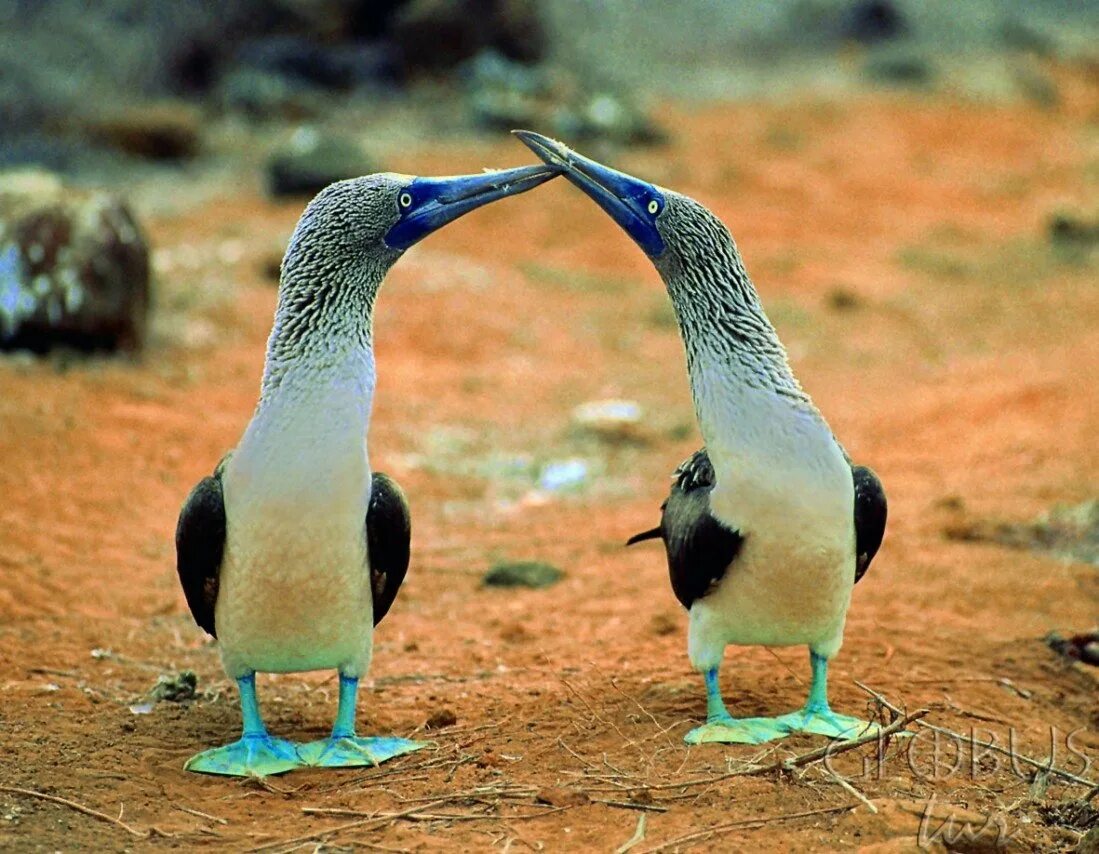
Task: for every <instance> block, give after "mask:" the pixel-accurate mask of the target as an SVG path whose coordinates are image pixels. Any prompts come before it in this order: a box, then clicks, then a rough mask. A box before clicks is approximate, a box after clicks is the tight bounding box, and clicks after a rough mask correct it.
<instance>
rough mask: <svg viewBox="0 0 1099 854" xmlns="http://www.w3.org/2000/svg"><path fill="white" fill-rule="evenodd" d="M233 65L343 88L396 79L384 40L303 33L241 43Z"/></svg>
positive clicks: (392, 57) (394, 62)
mask: <svg viewBox="0 0 1099 854" xmlns="http://www.w3.org/2000/svg"><path fill="white" fill-rule="evenodd" d="M236 65H237V66H238V67H241V68H247V69H250V70H253V71H257V72H261V73H264V74H268V75H273V76H275V77H284V78H288V79H289V80H292V81H295V82H298V83H302V84H307V85H310V86H316V87H318V88H321V89H334V90H337V91H344V92H346V91H350V90H352V89H355V88H357V87H359V86H364V85H371V84H378V85H392V84H395V83H396V82H397V81H398V80H399V66H398V61H397V56H396V52H395V49H394V48H393V47H392V46H391V45H389V44H387V43H385V42H350V43H341V44H322V43H320V42H318V41H317V40H315V39H312V38H309V37H306V36H290V35H282V36H270V37H267V38H263V39H255V40H253V41H250V42H246V43H245V44H243V45H241V48H240V50H239V51H237V54H236Z"/></svg>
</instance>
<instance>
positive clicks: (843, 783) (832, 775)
mask: <svg viewBox="0 0 1099 854" xmlns="http://www.w3.org/2000/svg"><path fill="white" fill-rule="evenodd" d="M820 769H821V773H823V774H824V775H825V776H826V777H828V778H829V779H830V780H832V782H834V783H837V784H838V785H839V787H840V788H841V789H843V790H844V791H845V792H847V794H849V795H851V796H852V797H855V798H858V799H859V800H860V801H862V804H863V806H865V807H866V808H867V809H868V810H870V812H872V813H873V814H874V815H877V814H878V808H877V807H876V806H874V804H873V802H872V801H871V800H870V799H869V798H868V797H866V795H864V794H863V793H862V792H860V791H859V790H858V789H856V788H855V787H854V786H853V785H851V783H850V781H848V780H845V779H844V778H843V777H841V776H840V775H839V774H837V773H836V772H835V771H833V770H832V769H831V768H829V767H828V766H827V765H821V766H820Z"/></svg>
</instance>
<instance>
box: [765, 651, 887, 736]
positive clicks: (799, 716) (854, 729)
mask: <svg viewBox="0 0 1099 854" xmlns="http://www.w3.org/2000/svg"><path fill="white" fill-rule="evenodd" d="M809 665H810V667H811V668H812V670H813V683H812V684H811V685H810V686H809V697H808V699H806V701H805V705H804V706H803V707H802V708H801V710H800V711H797V712H791V713H790V714H788V715H782V716H781V717H779V718H777V719H776V720H777V721H778V723H779V724H780V725H781V726H784V727H786V728H787V730H788V731H789V732H810V733H815V734H816V735H826V736H828V737H829V738H858V737H859V736H863V735H873V734H875V733H877V732H879V731H880V730H881V727H879V726H878V725H877V724H876V723H871V722H870V721H864V720H860V719H859V718H853V717H851V716H850V715H841V714H839V713H838V712H833V711H832V708H831V706H829V705H828V659H827V658H825V657H824V656H823V655H817V653H815V652H813V651H812V650H809Z"/></svg>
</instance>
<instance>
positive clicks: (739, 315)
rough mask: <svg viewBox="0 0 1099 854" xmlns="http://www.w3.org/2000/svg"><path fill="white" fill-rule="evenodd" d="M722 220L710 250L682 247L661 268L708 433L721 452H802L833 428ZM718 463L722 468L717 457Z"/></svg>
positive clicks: (769, 455) (765, 455)
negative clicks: (804, 383)
mask: <svg viewBox="0 0 1099 854" xmlns="http://www.w3.org/2000/svg"><path fill="white" fill-rule="evenodd" d="M719 225H720V224H719V223H716V221H715V224H714V229H713V230H712V231H711V232H708V233H707V234H706V238H707V239H706V241H705V249H706V251H704V252H703V251H691V252H686V253H680V254H679V255H678V257H677V258H676V259H675V262H674V263H672V264H669V265H666V266H664V267H663V268H662V269H661V273H662V275H663V277H664V281H665V284H666V285H667V287H668V292H669V294H670V296H671V298H672V303H673V305H674V307H675V311H676V317H677V319H678V322H679V327H680V331H681V333H682V336H683V342H684V347H685V349H686V353H687V366H688V371H689V374H690V381H691V393H692V396H693V398H694V403H695V411H696V414H697V416H698V421H699V427H700V428H701V430H702V435H703V438H704V439H705V441H706V444H707V446H708V447H709V448H710V450H711V455H712V456H715V457H722V456H729V455H733V456H736V457H737V458H740V459H742V458H743V456H744V455H753V456H755V457H757V458H760V459H772V460H773V459H780V458H782V457H783V456H784V455H787V454H789V453H798V454H800V453H803V452H804V451H803V449H802V448H801V447H800V446H801V445H802V444H804V440H805V438H807V437H808V438H809V439H810V442H809V444H814V442H813V441H812V439H813V438H815V437H817V436H820V437H822V440H823V439H826V438H829V437H830V436H831V433H830V431H829V430H828V427H827V424H825V422H824V419H823V417H822V416H821V415H820V413H819V412H818V410H817V408H816V407H815V406H814V405H813V402H812V400H811V399H810V398H809V395H808V394H806V393H805V391H804V390H803V389H802V387H801V385H800V384H799V383H798V381H797V379H796V378H795V377H794V374H793V371H791V369H790V365H789V363H788V361H787V358H786V350H785V348H784V347H783V346H782V343H781V342H780V341H779V338H778V334H777V333H776V332H775V328H774V326H772V325H771V322H770V320H769V319H768V318H767V315H766V314H765V313H764V310H763V306H762V305H761V304H760V301H759V296H758V295H757V293H756V290H755V288H754V287H753V286H752V283H751V280H750V279H749V278H748V274H747V271H746V270H745V269H744V265H743V263H742V262H741V260H740V256H739V254H738V253H737V252H736V248H735V246H734V244H733V241H732V238H731V237H730V236H729V234H728V231H727V230H725V228H724V227H723V226H720V228H718V227H717V226H719ZM689 248H694V247H689ZM715 465H717V467H718V468H720V467H721V464H720V461H719V460H718V459H715ZM719 479H720V473H719Z"/></svg>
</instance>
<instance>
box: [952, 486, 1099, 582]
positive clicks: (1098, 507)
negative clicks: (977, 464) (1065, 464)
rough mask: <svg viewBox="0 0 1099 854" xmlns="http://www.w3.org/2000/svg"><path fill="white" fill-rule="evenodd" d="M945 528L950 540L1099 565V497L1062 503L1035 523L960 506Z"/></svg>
mask: <svg viewBox="0 0 1099 854" xmlns="http://www.w3.org/2000/svg"><path fill="white" fill-rule="evenodd" d="M942 530H943V535H944V536H945V537H946V538H947V539H950V540H961V541H963V542H995V543H1000V544H1002V545H1005V546H1010V547H1011V548H1017V549H1031V550H1033V551H1041V552H1048V553H1049V554H1052V555H1055V556H1057V557H1061V558H1067V559H1069V560H1079V561H1083V562H1084V563H1090V564H1091V565H1092V566H1099V499H1092V500H1090V501H1085V502H1083V503H1082V504H1075V505H1058V506H1057V507H1054V508H1053V509H1052V510H1050V511H1049V512H1048V513H1044V514H1043V515H1041V516H1039V517H1038V518H1037V519H1035V520H1034V521H1033V522H993V521H988V520H984V519H972V518H969V517H968V516H967V515H965V511H964V508H958V509H957V510H954V511H952V518H950V519H949V520H948V521H947V522H946V523H945V524H944V525H943V529H942Z"/></svg>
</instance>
